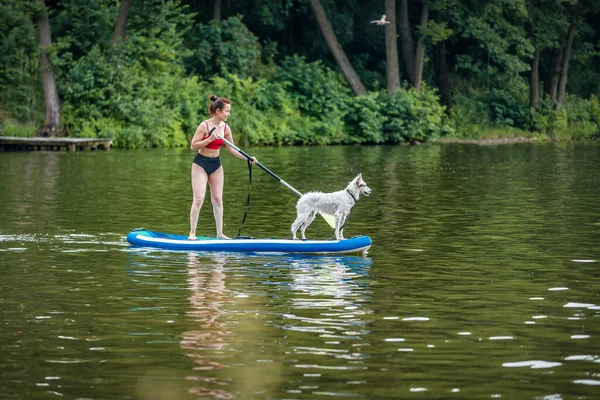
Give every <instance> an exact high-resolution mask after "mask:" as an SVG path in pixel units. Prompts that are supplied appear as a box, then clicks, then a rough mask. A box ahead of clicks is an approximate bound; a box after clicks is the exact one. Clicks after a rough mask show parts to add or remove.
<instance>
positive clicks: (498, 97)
mask: <svg viewBox="0 0 600 400" xmlns="http://www.w3.org/2000/svg"><path fill="white" fill-rule="evenodd" d="M486 103H487V104H488V106H489V107H490V115H491V118H492V121H493V122H494V123H496V124H498V125H504V126H513V127H518V128H520V127H524V126H525V125H526V123H527V119H528V116H529V112H528V106H527V105H525V104H521V103H519V102H518V101H517V99H515V98H514V97H513V96H512V95H511V94H510V93H509V92H508V91H506V90H499V89H492V91H491V92H489V93H488V95H487V96H486Z"/></svg>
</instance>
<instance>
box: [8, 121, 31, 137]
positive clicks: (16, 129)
mask: <svg viewBox="0 0 600 400" xmlns="http://www.w3.org/2000/svg"><path fill="white" fill-rule="evenodd" d="M36 132H37V127H36V126H34V125H31V124H26V125H23V124H15V123H12V122H10V121H9V122H5V123H4V126H2V129H0V133H1V134H2V136H16V137H33V136H35V134H36Z"/></svg>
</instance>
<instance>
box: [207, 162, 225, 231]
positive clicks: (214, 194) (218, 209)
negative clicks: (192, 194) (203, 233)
mask: <svg viewBox="0 0 600 400" xmlns="http://www.w3.org/2000/svg"><path fill="white" fill-rule="evenodd" d="M224 181H225V173H224V172H223V167H222V166H221V167H219V169H218V170H216V171H215V172H213V173H212V174H210V176H209V177H208V186H209V187H210V200H211V201H212V206H213V214H214V215H215V223H216V225H217V237H218V238H221V239H229V238H228V237H227V236H225V235H224V234H223V183H224Z"/></svg>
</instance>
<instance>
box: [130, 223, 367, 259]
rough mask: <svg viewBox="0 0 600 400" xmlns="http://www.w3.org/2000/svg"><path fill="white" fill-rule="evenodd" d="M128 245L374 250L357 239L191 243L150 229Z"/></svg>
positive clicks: (199, 248) (137, 234) (217, 249)
mask: <svg viewBox="0 0 600 400" xmlns="http://www.w3.org/2000/svg"><path fill="white" fill-rule="evenodd" d="M127 241H128V242H129V243H131V244H132V245H135V246H144V247H152V248H157V249H165V250H188V251H209V252H238V253H311V254H336V253H361V252H366V251H367V250H368V249H369V248H370V247H371V244H372V242H371V238H370V237H368V236H355V237H352V238H349V239H343V240H292V239H256V238H236V239H216V238H211V237H198V240H188V238H187V236H180V235H173V234H169V233H163V232H154V231H149V230H147V229H141V228H138V229H134V230H133V231H131V232H129V234H128V235H127Z"/></svg>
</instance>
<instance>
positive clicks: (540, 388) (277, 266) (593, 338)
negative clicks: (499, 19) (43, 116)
mask: <svg viewBox="0 0 600 400" xmlns="http://www.w3.org/2000/svg"><path fill="white" fill-rule="evenodd" d="M599 150H600V146H599V145H598V143H574V144H573V143H559V144H517V145H503V146H489V147H482V146H475V145H452V144H450V145H441V146H439V145H427V146H418V147H325V148H264V149H263V148H256V149H248V151H249V152H250V153H251V154H255V155H257V157H258V158H259V160H260V161H261V162H262V163H263V164H264V165H266V166H267V167H268V168H270V169H271V170H273V171H274V172H275V173H277V174H279V175H280V176H281V177H282V178H283V179H285V180H286V181H287V182H288V183H290V184H291V185H292V186H294V187H295V188H297V189H298V190H300V191H308V190H322V191H333V190H338V189H340V188H342V187H343V186H345V184H346V183H347V182H348V181H349V180H350V179H351V178H353V177H354V176H355V175H356V174H357V173H358V172H362V173H363V177H364V179H365V180H366V181H367V183H368V184H369V187H371V188H372V189H373V194H372V195H371V196H370V197H367V198H361V199H360V201H359V202H358V204H357V205H356V207H355V208H354V209H353V212H352V214H351V216H350V219H349V221H348V224H347V226H346V228H345V234H346V236H348V237H349V236H352V235H357V234H366V235H369V236H371V238H372V239H373V243H374V245H373V247H372V249H371V251H370V252H369V254H368V256H367V257H359V256H327V257H318V256H300V255H293V256H290V255H241V254H202V253H186V252H164V251H151V250H148V249H136V248H131V247H129V246H128V245H127V243H126V241H125V235H126V234H127V232H129V231H130V230H131V229H132V228H135V227H146V228H150V229H155V230H163V231H166V232H172V233H181V234H186V233H187V229H188V227H187V224H188V222H187V220H188V212H189V204H190V196H191V190H190V187H189V168H190V164H191V160H192V158H193V157H192V156H193V155H192V154H191V153H190V152H189V151H184V150H153V151H111V152H97V153H0V189H1V190H0V398H2V399H38V398H40V399H41V398H44V399H45V398H54V397H63V398H74V399H84V398H85V399H115V398H129V399H185V398H191V399H193V398H217V399H227V398H241V399H246V398H257V399H259V398H261V399H262V398H264V399H315V398H364V399H397V398H402V399H412V398H414V399H430V398H443V399H453V398H456V399H465V398H469V399H471V398H509V399H569V398H582V399H594V398H600V340H599V337H600V295H599V294H600V272H599V271H598V260H599V259H600V246H599V245H598V243H599V240H600V211H599V209H598V199H600V157H599V155H600V151H599ZM222 158H223V163H224V166H225V169H226V188H225V194H224V201H225V207H226V216H225V233H226V234H228V235H230V236H231V235H235V234H236V233H237V230H238V228H239V225H240V222H241V219H242V216H243V214H244V209H245V201H246V195H247V179H248V178H247V168H246V166H245V164H244V163H243V162H241V161H240V160H238V159H236V158H234V157H231V156H230V155H228V154H224V155H223V157H222ZM253 178H254V179H253V188H252V201H251V206H250V210H249V216H248V220H247V222H246V225H245V227H244V229H243V232H242V234H246V235H252V236H256V237H289V235H290V234H289V231H288V229H289V225H290V224H291V222H292V221H293V219H294V217H295V215H294V210H293V207H294V203H295V201H296V196H295V195H294V194H293V193H292V192H290V191H289V190H288V189H286V188H285V187H283V186H282V185H281V184H279V183H278V182H276V181H275V180H274V179H272V178H271V177H269V176H268V175H267V174H265V173H264V172H262V171H260V170H259V169H257V168H255V170H254V173H253ZM214 232H215V231H214V221H213V219H212V212H211V207H210V204H206V205H205V207H204V208H203V210H202V214H201V217H200V229H199V232H198V233H199V234H201V235H214ZM307 235H308V237H309V238H328V237H331V235H332V231H331V229H330V228H329V227H328V226H327V225H326V224H325V222H324V221H322V220H317V221H315V223H314V224H313V225H312V226H311V227H310V228H309V229H308V231H307Z"/></svg>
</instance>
